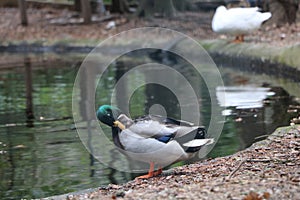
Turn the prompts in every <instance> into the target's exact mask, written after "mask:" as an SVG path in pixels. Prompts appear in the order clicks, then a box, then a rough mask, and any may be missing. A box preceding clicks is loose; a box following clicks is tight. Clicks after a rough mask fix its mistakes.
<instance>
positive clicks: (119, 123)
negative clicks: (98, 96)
mask: <svg viewBox="0 0 300 200" xmlns="http://www.w3.org/2000/svg"><path fill="white" fill-rule="evenodd" d="M114 125H115V126H116V127H119V129H121V130H124V129H125V128H126V127H125V126H124V125H123V124H122V123H121V122H119V121H118V120H116V121H114Z"/></svg>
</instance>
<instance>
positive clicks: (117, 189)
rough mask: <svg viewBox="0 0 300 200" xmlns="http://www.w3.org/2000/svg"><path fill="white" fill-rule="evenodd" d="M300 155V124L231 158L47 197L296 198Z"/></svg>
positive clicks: (222, 158) (206, 161) (56, 198)
mask: <svg viewBox="0 0 300 200" xmlns="http://www.w3.org/2000/svg"><path fill="white" fill-rule="evenodd" d="M299 155H300V126H299V125H298V126H297V125H294V126H288V127H281V128H278V129H276V131H275V132H274V133H272V134H271V135H269V136H268V137H267V138H266V139H265V140H262V141H259V142H256V143H254V144H253V145H251V146H250V147H249V148H247V149H245V150H242V151H240V152H237V153H235V154H233V155H230V156H226V157H219V158H215V159H207V160H203V161H200V162H197V163H194V164H189V165H184V166H180V167H175V168H172V169H171V170H172V172H170V173H169V172H168V173H167V174H166V173H164V174H162V175H161V176H157V177H154V178H151V179H147V180H132V181H129V182H127V183H125V184H121V185H114V184H109V185H108V186H106V187H100V188H93V189H88V190H83V191H79V192H75V193H69V194H63V195H57V196H52V197H47V198H43V199H53V200H61V199H68V200H70V199H75V200H77V199H99V200H100V199H101V200H106V199H116V198H118V197H122V199H165V198H171V199H243V198H244V199H251V197H252V198H254V199H259V198H261V199H297V198H299V197H298V196H297V195H298V194H299V193H300V187H299V186H300V173H299V170H298V166H299V165H300V159H299Z"/></svg>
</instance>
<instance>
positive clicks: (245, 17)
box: [227, 7, 271, 26]
mask: <svg viewBox="0 0 300 200" xmlns="http://www.w3.org/2000/svg"><path fill="white" fill-rule="evenodd" d="M259 10H260V9H259V8H258V7H253V8H232V9H229V10H228V12H227V15H228V18H229V19H231V20H233V21H234V22H235V23H236V24H237V25H238V24H239V23H249V26H250V25H256V24H260V23H261V22H263V21H265V20H267V19H269V18H270V17H271V16H270V13H267V14H265V13H261V12H259Z"/></svg>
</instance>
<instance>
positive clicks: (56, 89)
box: [0, 60, 300, 199]
mask: <svg viewBox="0 0 300 200" xmlns="http://www.w3.org/2000/svg"><path fill="white" fill-rule="evenodd" d="M78 61H79V62H80V61H81V60H74V61H68V62H67V61H64V60H60V61H55V62H53V64H52V65H51V67H49V64H47V65H46V64H45V63H43V62H41V63H34V62H32V63H30V68H29V71H26V67H24V66H25V64H24V63H19V64H18V65H16V66H14V67H7V68H4V67H3V68H1V69H0V88H1V90H0V105H1V107H0V199H21V198H40V197H47V196H51V195H58V194H62V193H67V192H72V191H77V190H82V189H87V188H92V187H99V186H102V185H107V184H109V183H123V182H126V181H128V180H131V179H132V178H133V177H134V176H135V175H132V174H128V173H122V172H119V171H116V170H113V169H110V168H108V167H106V166H104V165H103V164H101V163H100V162H99V161H97V160H94V159H93V157H92V156H91V155H90V154H89V153H88V151H87V150H86V149H85V147H84V146H83V144H82V143H81V141H80V139H79V138H78V135H77V132H76V130H75V129H74V122H73V120H72V99H71V98H72V91H73V82H74V80H75V76H76V73H77V70H78V65H75V64H74V63H77V62H78ZM130 64H132V61H131V63H130ZM46 66H47V67H46ZM74 66H75V67H74ZM123 66H124V65H123ZM27 70H28V68H27ZM125 71H126V70H125ZM221 72H222V75H223V77H224V81H225V85H240V84H241V83H240V81H236V80H237V79H236V78H234V77H239V78H240V79H246V80H247V83H246V84H250V85H256V86H259V85H262V84H263V83H265V82H267V83H269V84H271V86H280V87H282V88H284V90H286V91H288V92H289V93H292V94H294V95H295V94H300V91H299V83H296V82H293V81H289V80H284V79H277V78H275V77H269V76H266V75H257V74H254V73H249V72H247V73H245V72H241V71H236V69H235V70H232V69H230V68H227V67H223V68H221ZM28 73H30V74H31V77H32V78H31V79H32V80H31V87H28V85H26V83H27V84H28V81H29V80H28ZM122 73H124V67H123V68H120V67H118V65H112V66H111V67H110V68H109V69H108V70H107V72H106V77H107V78H106V79H104V80H103V81H102V82H101V83H99V84H98V87H97V93H96V99H97V103H99V104H104V103H109V102H110V98H111V94H112V90H113V88H114V84H115V82H116V80H118V79H119V78H120V77H121V75H122ZM26 74H27V75H26ZM187 74H189V75H187V76H189V78H190V80H191V81H194V82H193V84H194V85H193V87H195V88H197V89H198V90H200V91H201V99H200V101H201V102H202V107H201V116H202V118H201V121H202V123H203V124H204V125H206V126H207V125H208V124H209V122H210V112H211V110H210V97H209V95H208V94H207V88H206V86H205V85H204V84H203V81H202V80H201V79H200V78H199V77H197V76H195V75H194V74H193V72H192V71H191V72H188V73H187ZM26 77H27V78H26ZM139 81H144V77H139V76H133V77H132V78H131V79H130V81H129V82H128V83H127V85H126V86H124V88H123V92H125V94H123V95H126V87H131V85H132V82H139ZM29 82H30V81H29ZM244 82H245V81H243V84H245V83H244ZM127 89H128V88H127ZM29 90H30V91H29ZM82 90H83V89H82ZM159 91H160V92H162V91H163V94H164V95H161V94H160V93H159ZM28 92H29V93H31V96H32V99H31V102H28V95H29V94H28ZM82 92H83V94H84V92H87V91H82ZM119 95H120V96H122V94H119ZM172 95H173V94H172V93H168V91H167V90H164V88H161V87H160V86H155V85H151V86H144V87H140V88H139V89H138V90H136V91H135V92H134V94H133V96H132V97H131V99H130V113H131V115H132V116H138V115H143V114H145V113H147V112H148V110H147V108H149V107H150V106H151V105H152V104H154V103H160V104H162V105H166V106H169V110H167V113H168V114H169V115H170V116H172V115H173V117H177V116H179V115H180V113H178V112H177V110H178V103H177V102H176V101H175V100H174V98H173V96H172ZM29 96H30V95H29ZM166 96H168V98H165V97H166ZM275 97H276V95H275ZM298 97H299V96H298ZM30 104H31V106H32V107H31V108H30ZM291 104H295V101H294V100H293V98H291V97H289V96H285V97H283V98H272V97H270V99H269V102H268V104H265V105H264V107H263V108H259V109H249V110H247V109H245V110H238V109H235V108H231V109H232V112H233V114H232V115H229V116H228V117H226V121H225V126H224V130H223V132H222V134H221V137H220V140H219V141H218V143H217V145H216V147H215V148H214V149H213V151H212V152H211V153H210V155H209V157H217V156H223V155H229V154H232V153H234V152H236V151H238V150H240V149H243V148H245V147H247V146H249V145H250V144H251V143H252V142H253V141H255V140H256V139H255V137H257V136H259V135H264V134H268V133H271V132H272V131H273V130H274V129H275V128H276V127H278V126H281V125H287V124H288V123H289V119H290V118H291V117H292V115H293V113H288V112H287V110H288V109H289V105H291ZM224 109H225V108H224ZM28 111H31V112H32V115H33V116H34V119H30V117H28ZM105 130H106V131H107V134H108V135H109V134H110V129H109V128H106V129H105Z"/></svg>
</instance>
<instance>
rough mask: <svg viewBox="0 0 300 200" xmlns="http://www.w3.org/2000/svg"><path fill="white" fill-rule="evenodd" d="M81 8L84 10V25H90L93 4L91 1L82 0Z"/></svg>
mask: <svg viewBox="0 0 300 200" xmlns="http://www.w3.org/2000/svg"><path fill="white" fill-rule="evenodd" d="M81 8H82V17H83V23H84V24H89V23H91V17H92V12H91V4H90V1H89V0H81Z"/></svg>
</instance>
